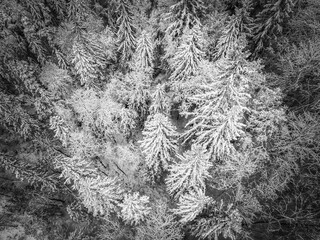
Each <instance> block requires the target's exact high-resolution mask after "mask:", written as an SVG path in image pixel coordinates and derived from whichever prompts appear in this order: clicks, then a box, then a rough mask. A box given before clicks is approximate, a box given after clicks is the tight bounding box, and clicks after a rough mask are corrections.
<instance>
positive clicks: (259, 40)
mask: <svg viewBox="0 0 320 240" xmlns="http://www.w3.org/2000/svg"><path fill="white" fill-rule="evenodd" d="M294 4H295V2H294V1H293V0H272V1H268V3H266V4H265V5H264V7H263V10H262V11H261V12H260V13H259V14H258V16H257V18H256V23H255V25H254V29H253V30H254V31H253V35H254V36H253V40H254V42H255V50H254V53H255V54H258V53H259V52H260V51H261V50H263V48H266V47H267V46H268V45H269V44H270V40H273V39H275V40H276V39H277V36H278V35H279V34H282V32H283V27H284V24H285V23H286V20H288V19H289V17H290V15H291V14H292V12H293V8H294ZM266 44H267V45H266Z"/></svg>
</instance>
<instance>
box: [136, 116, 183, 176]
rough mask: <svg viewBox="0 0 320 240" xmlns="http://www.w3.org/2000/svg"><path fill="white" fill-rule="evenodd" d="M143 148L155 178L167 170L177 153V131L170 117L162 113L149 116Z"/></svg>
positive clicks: (142, 143) (144, 131)
mask: <svg viewBox="0 0 320 240" xmlns="http://www.w3.org/2000/svg"><path fill="white" fill-rule="evenodd" d="M142 134H143V136H144V138H143V140H141V142H140V144H141V148H142V151H143V153H144V155H145V161H146V165H147V167H148V169H149V170H150V172H151V174H152V176H153V177H154V178H159V177H160V174H161V173H162V172H163V171H164V170H167V169H168V167H169V163H171V162H173V158H174V156H175V155H176V153H177V140H176V138H177V133H176V128H175V127H174V126H173V125H172V123H171V122H170V120H169V118H168V117H167V116H165V115H164V114H162V113H156V114H154V115H153V116H151V117H149V119H148V120H147V122H146V124H145V127H144V130H143V132H142Z"/></svg>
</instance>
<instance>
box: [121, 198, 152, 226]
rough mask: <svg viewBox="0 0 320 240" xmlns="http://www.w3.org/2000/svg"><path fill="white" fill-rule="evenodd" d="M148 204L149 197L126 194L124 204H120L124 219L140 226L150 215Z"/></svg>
mask: <svg viewBox="0 0 320 240" xmlns="http://www.w3.org/2000/svg"><path fill="white" fill-rule="evenodd" d="M148 203H149V197H147V196H140V195H139V193H138V192H135V193H133V194H125V196H124V200H123V203H121V204H119V206H120V207H121V208H122V209H121V215H122V218H123V219H124V220H125V221H126V222H128V223H131V224H133V225H137V224H139V223H140V222H141V221H143V220H145V218H146V216H147V215H148V214H149V213H150V210H151V209H150V207H148V205H147V204H148Z"/></svg>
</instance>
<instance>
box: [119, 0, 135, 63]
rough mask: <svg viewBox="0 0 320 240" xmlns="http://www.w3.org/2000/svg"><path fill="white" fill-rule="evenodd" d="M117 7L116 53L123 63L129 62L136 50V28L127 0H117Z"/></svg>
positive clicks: (130, 6)
mask: <svg viewBox="0 0 320 240" xmlns="http://www.w3.org/2000/svg"><path fill="white" fill-rule="evenodd" d="M117 4H118V7H117V13H118V19H117V26H118V31H117V34H116V35H117V43H118V53H119V54H120V56H121V60H122V61H123V62H125V61H127V60H130V58H131V56H132V54H133V53H134V49H135V48H136V36H135V34H136V27H135V26H134V22H133V13H132V7H133V6H132V5H131V3H130V1H129V0H119V1H118V3H117Z"/></svg>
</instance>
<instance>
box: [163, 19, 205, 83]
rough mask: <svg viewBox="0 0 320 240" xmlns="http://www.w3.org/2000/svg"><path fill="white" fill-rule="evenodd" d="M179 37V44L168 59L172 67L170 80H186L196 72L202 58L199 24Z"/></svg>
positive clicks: (202, 44)
mask: <svg viewBox="0 0 320 240" xmlns="http://www.w3.org/2000/svg"><path fill="white" fill-rule="evenodd" d="M181 38H182V40H181V41H182V42H181V44H180V46H179V47H178V48H177V50H176V52H175V54H174V56H173V57H172V59H170V61H169V62H170V63H171V64H170V65H171V69H172V74H171V75H170V80H171V81H187V80H188V79H189V78H190V77H192V76H194V75H196V74H197V73H198V70H199V68H200V64H201V62H202V60H203V55H204V54H203V51H202V49H203V46H204V39H203V34H202V32H201V29H200V27H199V25H196V26H194V27H193V28H192V29H191V30H186V31H185V32H184V34H183V35H182V37H181Z"/></svg>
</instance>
